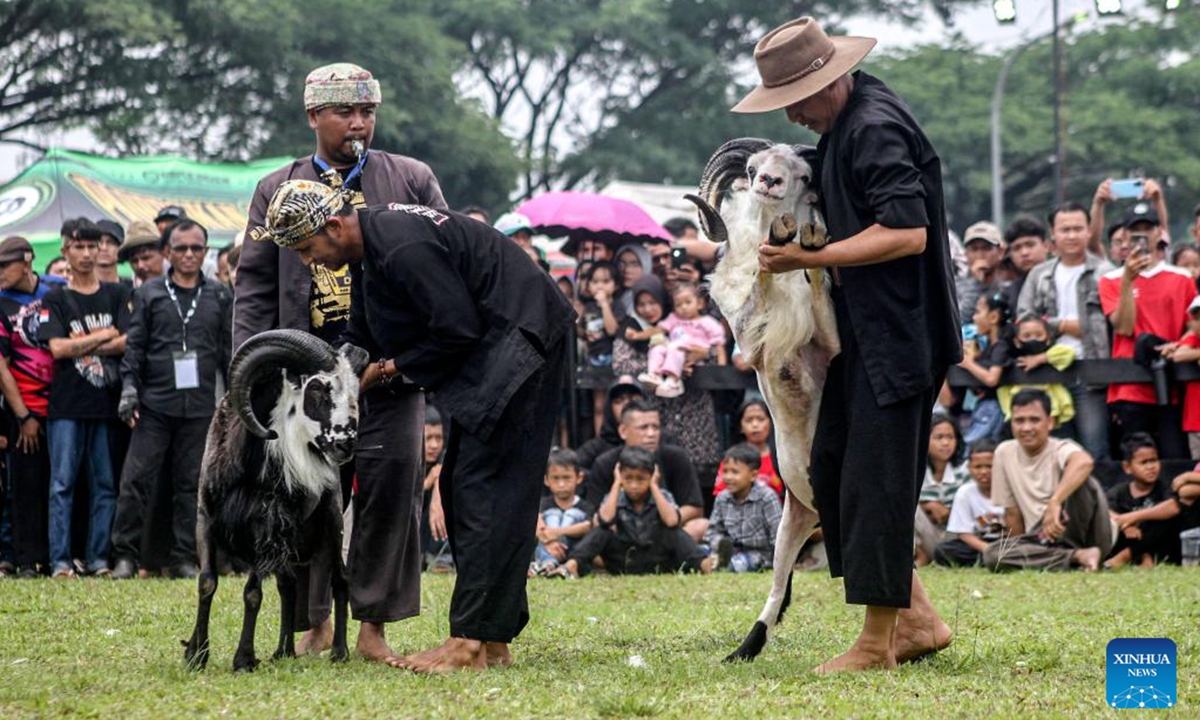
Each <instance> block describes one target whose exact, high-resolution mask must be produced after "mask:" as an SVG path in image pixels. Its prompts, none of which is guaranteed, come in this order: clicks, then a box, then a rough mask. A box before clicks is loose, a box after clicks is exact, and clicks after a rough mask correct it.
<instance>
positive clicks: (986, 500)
mask: <svg viewBox="0 0 1200 720" xmlns="http://www.w3.org/2000/svg"><path fill="white" fill-rule="evenodd" d="M995 452H996V443H995V441H993V440H988V439H987V438H984V439H983V440H976V441H975V444H974V445H972V446H971V456H970V457H969V458H968V459H967V469H968V470H969V471H970V473H971V481H969V482H967V484H965V485H963V486H962V487H960V488H959V489H958V491H957V492H955V493H954V503H953V505H952V506H951V508H950V520H949V522H947V523H946V534H947V539H945V540H943V541H942V542H940V543H938V545H937V547H936V548H935V549H934V552H933V559H934V562H936V563H937V564H938V565H945V566H948V567H953V566H955V565H968V566H969V565H975V564H977V563H978V562H979V559H980V557H981V556H982V554H983V551H984V550H986V549H987V546H988V543H990V542H992V541H993V540H999V539H1000V536H1001V535H1003V534H1004V508H1002V507H1000V506H999V505H994V504H992V499H991V498H992V458H993V456H994V455H995Z"/></svg>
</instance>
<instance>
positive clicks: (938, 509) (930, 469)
mask: <svg viewBox="0 0 1200 720" xmlns="http://www.w3.org/2000/svg"><path fill="white" fill-rule="evenodd" d="M966 449H967V448H966V445H965V443H964V442H963V439H962V433H961V432H960V431H959V429H958V423H957V422H956V421H955V420H954V419H952V418H950V417H949V416H947V415H942V414H938V413H935V414H934V415H933V417H932V418H931V419H930V421H929V451H928V454H927V455H926V458H925V479H924V480H923V481H922V482H921V490H920V495H919V496H918V498H917V501H918V502H917V511H916V516H915V517H914V518H913V534H914V538H915V543H916V544H915V552H914V562H915V563H916V565H917V567H924V566H926V565H928V564H929V563H931V562H933V553H934V551H936V550H937V546H938V543H940V542H941V541H943V540H945V539H946V524H947V523H948V522H949V520H950V512H951V509H952V508H953V507H954V498H955V493H957V492H958V489H959V488H961V487H962V486H963V485H965V484H966V483H967V482H968V481H969V480H970V475H969V473H968V472H967V468H966V466H965V463H963V456H965V455H966Z"/></svg>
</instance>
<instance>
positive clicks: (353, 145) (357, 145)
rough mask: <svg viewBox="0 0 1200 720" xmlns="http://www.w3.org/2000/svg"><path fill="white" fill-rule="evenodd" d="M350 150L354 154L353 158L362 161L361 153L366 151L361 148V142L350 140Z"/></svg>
mask: <svg viewBox="0 0 1200 720" xmlns="http://www.w3.org/2000/svg"><path fill="white" fill-rule="evenodd" d="M350 150H351V152H353V153H354V157H356V158H359V159H360V160H361V159H362V156H363V153H365V152H366V151H367V149H366V148H365V147H363V144H362V141H361V140H351V141H350Z"/></svg>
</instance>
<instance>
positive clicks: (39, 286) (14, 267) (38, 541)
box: [0, 235, 62, 578]
mask: <svg viewBox="0 0 1200 720" xmlns="http://www.w3.org/2000/svg"><path fill="white" fill-rule="evenodd" d="M61 285H62V282H61V281H57V282H49V281H47V280H44V279H43V278H41V277H38V274H37V273H35V272H34V271H33V247H32V246H31V245H30V244H29V241H28V240H26V239H25V238H23V237H19V236H17V235H13V236H11V237H6V238H4V242H0V356H3V362H2V363H0V387H2V388H3V391H4V401H5V403H6V404H7V406H8V409H9V411H10V412H11V413H12V416H13V418H12V420H13V426H14V427H15V428H16V437H15V441H14V442H12V444H10V445H9V447H8V454H7V460H8V480H9V483H11V488H10V492H11V496H12V512H13V547H14V552H15V560H16V564H17V569H18V575H19V577H23V578H33V577H37V575H38V574H39V573H49V572H50V550H49V546H48V545H47V539H48V538H49V529H48V527H47V519H48V516H49V507H48V505H47V503H48V501H49V498H50V453H49V450H48V448H47V444H46V413H47V408H48V406H49V402H50V381H51V380H52V379H53V378H54V358H53V356H51V355H50V351H49V350H47V349H45V347H44V346H43V345H42V344H41V343H39V342H38V340H37V337H38V326H39V324H40V322H41V320H40V318H41V309H42V299H43V298H44V297H46V294H47V293H49V292H50V291H51V290H52V289H54V288H56V287H61Z"/></svg>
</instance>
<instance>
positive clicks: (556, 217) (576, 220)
mask: <svg viewBox="0 0 1200 720" xmlns="http://www.w3.org/2000/svg"><path fill="white" fill-rule="evenodd" d="M516 211H517V212H519V213H521V214H522V215H524V216H525V217H527V218H529V221H530V222H531V223H532V224H533V229H534V230H536V231H538V232H539V233H542V234H544V235H549V236H551V237H562V236H563V235H566V236H567V237H568V240H567V242H566V244H564V245H563V247H562V252H564V253H566V254H567V255H574V254H575V251H576V249H577V248H578V247H579V242H580V241H581V240H585V239H588V238H591V239H593V240H599V241H600V242H602V243H604V244H605V245H607V246H609V247H610V248H612V250H613V252H616V250H617V248H619V247H620V246H622V245H625V244H628V243H641V242H666V243H669V242H671V240H672V238H671V234H670V233H668V232H667V231H666V230H664V229H663V226H662V225H659V224H658V223H656V222H654V218H652V217H650V216H649V215H648V214H647V213H646V211H645V210H643V209H641V208H640V207H638V206H637V205H635V204H633V203H631V202H629V201H628V200H621V199H620V198H613V197H608V196H606V195H597V194H595V193H583V192H569V191H561V192H549V193H545V194H544V195H538V196H537V197H535V198H532V199H530V200H527V201H525V202H524V203H522V204H521V206H520V207H518V208H517V210H516Z"/></svg>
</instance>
